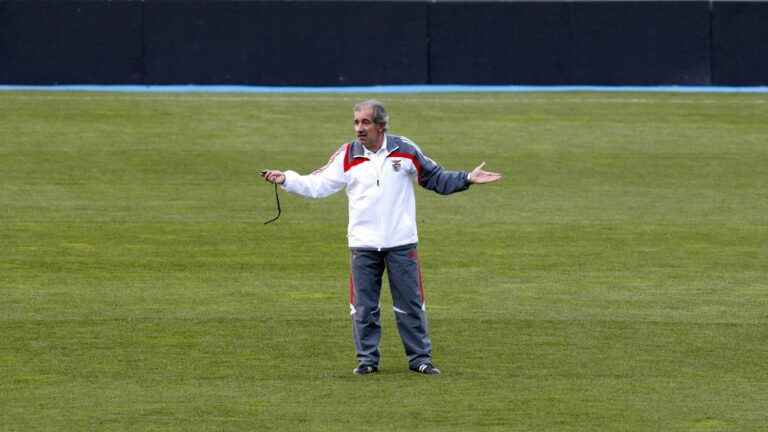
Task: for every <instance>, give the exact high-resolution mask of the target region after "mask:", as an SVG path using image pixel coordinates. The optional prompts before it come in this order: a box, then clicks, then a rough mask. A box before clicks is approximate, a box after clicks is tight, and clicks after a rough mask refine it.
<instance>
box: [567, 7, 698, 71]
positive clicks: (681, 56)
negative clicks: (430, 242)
mask: <svg viewBox="0 0 768 432" xmlns="http://www.w3.org/2000/svg"><path fill="white" fill-rule="evenodd" d="M571 7H572V8H573V13H572V15H571V17H572V29H573V30H572V32H573V42H572V43H573V58H572V63H571V67H572V74H571V83H572V84H608V85H614V84H630V85H658V84H696V85H702V84H709V82H710V78H709V77H710V74H709V70H710V62H709V57H710V55H709V35H710V24H709V5H708V4H707V3H705V2H691V1H685V2H674V1H664V2H650V1H649V2H634V3H616V2H613V3H591V2H589V3H572V4H571Z"/></svg>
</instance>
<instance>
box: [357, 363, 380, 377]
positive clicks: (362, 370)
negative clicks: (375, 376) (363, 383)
mask: <svg viewBox="0 0 768 432" xmlns="http://www.w3.org/2000/svg"><path fill="white" fill-rule="evenodd" d="M378 371H379V368H377V367H376V366H369V365H360V366H358V367H356V368H355V370H353V371H352V372H354V373H355V375H368V374H372V373H376V372H378Z"/></svg>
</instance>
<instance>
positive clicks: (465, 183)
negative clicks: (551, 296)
mask: <svg viewBox="0 0 768 432" xmlns="http://www.w3.org/2000/svg"><path fill="white" fill-rule="evenodd" d="M416 160H417V161H418V164H419V165H420V167H419V184H420V185H421V186H422V187H424V188H425V189H429V190H431V191H435V192H437V193H439V194H441V195H448V194H452V193H454V192H461V191H463V190H467V189H468V188H469V185H470V183H469V180H468V179H467V172H466V171H447V170H444V169H443V167H441V166H440V165H438V164H437V163H436V162H435V161H433V160H432V159H430V158H428V157H426V156H425V155H424V154H423V153H422V152H421V151H417V152H416Z"/></svg>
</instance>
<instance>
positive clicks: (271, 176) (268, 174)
mask: <svg viewBox="0 0 768 432" xmlns="http://www.w3.org/2000/svg"><path fill="white" fill-rule="evenodd" d="M261 176H262V177H264V180H266V181H268V182H270V183H277V184H280V185H281V184H283V183H285V174H283V172H282V171H278V170H265V171H262V172H261Z"/></svg>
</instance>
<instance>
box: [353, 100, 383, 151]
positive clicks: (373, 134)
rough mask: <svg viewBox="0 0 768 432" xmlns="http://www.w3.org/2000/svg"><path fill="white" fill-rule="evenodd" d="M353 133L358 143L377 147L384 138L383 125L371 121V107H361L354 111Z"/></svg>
mask: <svg viewBox="0 0 768 432" xmlns="http://www.w3.org/2000/svg"><path fill="white" fill-rule="evenodd" d="M355 135H356V136H357V140H358V141H359V142H360V144H362V145H364V146H366V147H369V148H370V147H374V148H376V147H378V146H379V145H381V143H382V140H383V138H384V126H382V125H378V124H376V123H374V122H373V108H371V107H363V108H362V109H361V110H360V111H355Z"/></svg>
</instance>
